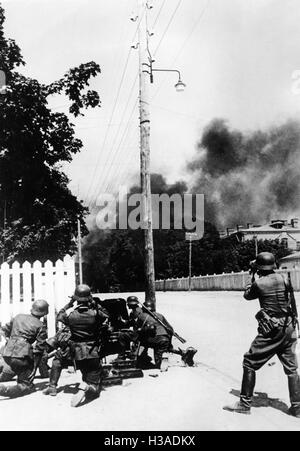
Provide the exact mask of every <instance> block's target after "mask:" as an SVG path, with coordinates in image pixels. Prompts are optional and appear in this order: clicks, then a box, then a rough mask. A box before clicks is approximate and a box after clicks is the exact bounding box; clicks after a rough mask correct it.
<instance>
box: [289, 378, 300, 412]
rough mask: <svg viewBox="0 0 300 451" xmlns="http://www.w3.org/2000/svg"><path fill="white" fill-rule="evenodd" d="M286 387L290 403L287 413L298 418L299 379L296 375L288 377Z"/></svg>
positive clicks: (299, 406)
mask: <svg viewBox="0 0 300 451" xmlns="http://www.w3.org/2000/svg"><path fill="white" fill-rule="evenodd" d="M288 386H289V394H290V401H291V407H290V408H289V413H290V414H291V415H293V416H294V417H297V418H300V377H299V376H298V374H292V375H290V376H288Z"/></svg>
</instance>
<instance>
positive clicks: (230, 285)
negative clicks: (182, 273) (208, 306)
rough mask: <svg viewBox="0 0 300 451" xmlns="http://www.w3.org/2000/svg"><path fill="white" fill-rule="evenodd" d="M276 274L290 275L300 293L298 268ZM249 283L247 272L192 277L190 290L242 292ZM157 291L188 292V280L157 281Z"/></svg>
mask: <svg viewBox="0 0 300 451" xmlns="http://www.w3.org/2000/svg"><path fill="white" fill-rule="evenodd" d="M277 272H279V273H282V274H286V273H287V272H289V273H290V274H291V281H292V284H293V287H294V290H295V291H300V268H292V269H289V270H288V271H287V270H286V269H281V270H278V271H277ZM250 281H251V276H250V275H249V272H248V271H241V272H232V273H223V274H213V275H207V276H193V277H192V278H191V289H192V290H193V291H213V290H216V291H242V290H244V289H245V286H246V284H247V283H249V282H250ZM155 286H156V290H157V291H188V289H189V278H188V277H181V278H178V279H165V280H157V281H156V282H155Z"/></svg>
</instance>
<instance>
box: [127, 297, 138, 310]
mask: <svg viewBox="0 0 300 451" xmlns="http://www.w3.org/2000/svg"><path fill="white" fill-rule="evenodd" d="M127 305H128V307H129V308H130V307H136V306H138V305H139V300H138V298H137V297H136V296H129V297H128V298H127Z"/></svg>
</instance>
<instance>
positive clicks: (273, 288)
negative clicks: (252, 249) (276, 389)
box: [243, 272, 298, 375]
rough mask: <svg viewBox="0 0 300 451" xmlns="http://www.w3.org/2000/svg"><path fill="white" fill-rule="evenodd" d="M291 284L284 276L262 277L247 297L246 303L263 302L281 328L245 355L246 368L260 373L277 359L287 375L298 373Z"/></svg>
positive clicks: (269, 275) (257, 343) (250, 289)
mask: <svg viewBox="0 0 300 451" xmlns="http://www.w3.org/2000/svg"><path fill="white" fill-rule="evenodd" d="M286 284H287V282H285V279H284V278H283V276H282V275H281V274H278V273H274V272H273V273H271V274H268V275H266V276H263V277H260V278H259V279H258V280H257V281H255V282H254V283H253V284H252V285H251V286H249V287H247V288H246V290H245V293H244V298H245V299H246V300H252V299H257V298H258V299H259V303H260V306H261V308H263V309H264V310H265V311H266V312H267V313H268V314H269V315H270V316H271V317H275V318H277V319H279V324H280V326H279V328H278V329H276V330H275V331H273V332H271V333H270V335H269V336H267V337H264V336H263V335H261V334H258V335H257V337H256V338H255V339H254V341H253V343H252V344H251V347H250V350H249V351H248V352H247V353H246V354H245V355H244V360H243V365H244V366H245V367H246V368H249V369H252V370H254V371H257V370H258V369H260V368H261V367H262V366H263V365H264V364H265V363H266V362H268V361H269V360H270V359H271V358H272V357H273V356H274V355H277V356H278V358H279V360H280V361H281V363H282V365H283V368H284V371H285V373H286V374H287V375H292V374H295V373H296V372H297V367H298V366H297V360H296V356H295V348H296V343H297V334H296V330H295V327H294V325H293V322H292V316H291V309H290V307H289V306H288V292H287V286H286Z"/></svg>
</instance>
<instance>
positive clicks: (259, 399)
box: [230, 389, 289, 415]
mask: <svg viewBox="0 0 300 451" xmlns="http://www.w3.org/2000/svg"><path fill="white" fill-rule="evenodd" d="M230 393H231V394H232V395H234V396H237V397H238V398H239V397H240V391H239V390H234V389H232V390H231V391H230ZM252 407H272V408H273V409H276V410H280V411H281V412H283V413H285V414H287V415H289V408H288V406H287V405H286V404H285V403H284V402H283V401H281V400H280V399H278V398H269V397H268V395H267V393H262V392H255V394H254V396H253V399H252Z"/></svg>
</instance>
